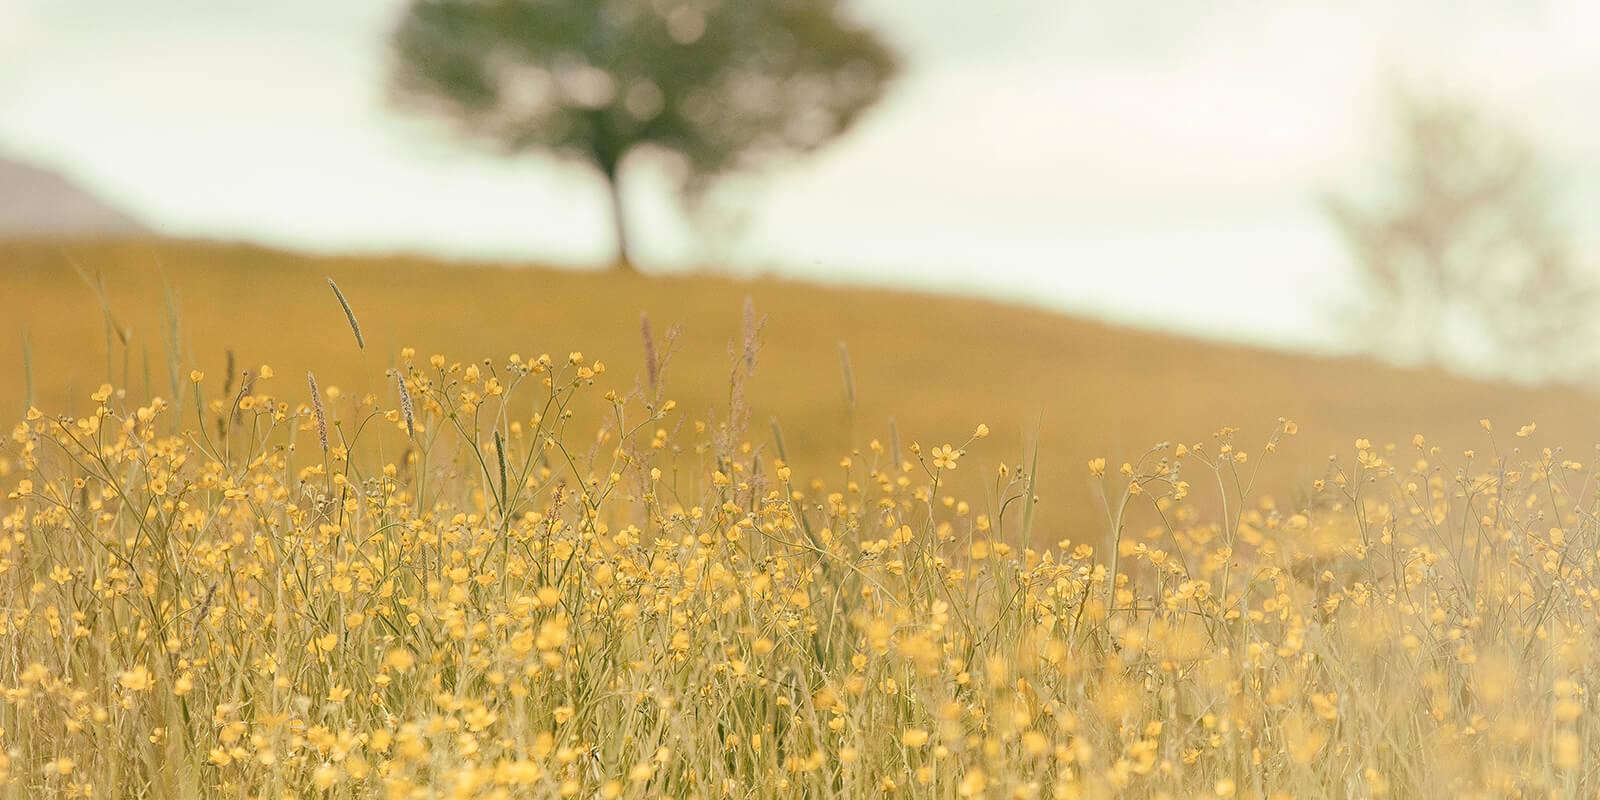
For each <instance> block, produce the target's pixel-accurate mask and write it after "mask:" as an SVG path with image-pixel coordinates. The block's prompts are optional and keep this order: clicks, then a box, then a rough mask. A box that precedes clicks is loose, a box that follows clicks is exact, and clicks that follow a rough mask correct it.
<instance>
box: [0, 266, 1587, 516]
mask: <svg viewBox="0 0 1600 800" xmlns="http://www.w3.org/2000/svg"><path fill="white" fill-rule="evenodd" d="M67 254H70V256H71V258H72V259H73V260H75V261H76V262H77V263H78V264H80V265H82V266H83V267H84V268H85V269H87V270H91V271H98V272H99V273H101V274H102V275H103V278H104V281H105V284H106V286H107V288H108V291H109V300H110V306H111V309H112V312H113V314H114V315H115V318H116V320H117V322H118V323H119V325H121V326H123V327H124V328H126V329H128V330H130V331H131V336H130V339H129V347H128V349H127V351H126V353H125V354H124V353H123V351H122V350H121V348H120V346H119V347H118V349H117V354H116V355H115V356H114V357H113V359H112V362H113V363H112V364H111V365H110V370H111V371H112V372H113V373H114V378H115V382H117V383H119V384H129V385H131V386H132V387H133V388H134V390H135V391H136V392H142V391H143V390H144V387H145V385H146V382H147V380H148V382H149V384H150V390H151V391H153V392H156V393H160V394H169V388H168V387H169V386H170V382H169V379H168V376H167V374H166V373H167V369H166V366H165V365H166V361H165V358H166V356H165V353H166V350H167V348H166V345H165V339H166V336H167V334H166V331H167V322H166V321H165V319H164V312H163V308H164V305H165V289H164V288H163V287H164V286H168V287H171V290H172V292H173V295H174V297H175V298H176V299H177V305H178V307H179V308H180V309H181V328H182V333H181V339H182V342H183V345H184V348H185V357H186V359H187V358H189V357H190V356H192V360H193V362H194V363H196V364H198V366H199V367H200V368H201V369H203V370H205V371H206V372H207V373H209V374H211V375H216V376H220V375H222V373H223V371H224V369H225V366H224V365H225V363H226V353H227V351H228V350H232V351H233V352H234V353H235V354H236V356H237V363H238V364H239V365H240V368H241V369H243V368H245V367H247V366H248V367H254V366H255V365H258V364H261V363H267V364H270V365H272V366H273V368H274V369H275V371H276V372H277V377H276V378H275V379H274V381H275V383H274V385H272V386H271V387H270V391H272V392H274V393H275V394H278V395H279V396H281V397H283V398H285V399H289V400H291V401H298V400H301V399H303V397H304V394H305V387H304V385H303V378H302V377H301V376H303V375H304V374H305V371H306V370H308V369H310V370H315V372H316V374H317V376H318V378H319V380H320V381H321V382H322V383H323V385H324V386H327V385H338V386H340V387H342V388H343V389H344V390H345V392H346V394H347V396H353V395H354V394H355V391H354V390H357V389H360V390H373V391H375V392H378V393H379V397H380V398H382V401H383V402H384V403H390V404H392V403H393V402H394V401H393V399H392V398H391V397H390V396H389V394H388V393H387V388H386V386H385V384H383V383H382V379H383V372H384V370H385V369H386V368H387V367H388V366H390V365H391V364H392V363H393V362H394V360H395V359H396V358H397V355H396V354H397V352H398V351H399V349H400V348H401V347H403V346H412V347H415V348H417V350H418V351H419V353H421V354H423V355H426V354H430V353H434V352H443V353H446V354H448V355H449V356H450V357H451V358H453V359H463V360H471V359H482V358H484V357H490V358H493V359H494V360H495V362H497V363H498V362H501V361H503V359H504V358H505V357H506V356H507V355H508V354H510V353H513V352H515V353H521V354H523V355H535V354H538V353H541V352H547V353H550V354H552V355H556V356H558V357H559V356H564V355H565V354H566V353H567V352H569V351H572V350H581V351H583V352H584V353H585V354H586V355H588V356H590V357H599V358H601V359H603V360H604V361H606V362H607V364H608V365H609V367H610V370H609V371H608V373H607V376H606V378H607V380H608V381H609V382H610V385H612V386H614V387H615V388H618V389H619V390H624V391H625V390H627V389H629V388H631V387H633V386H634V385H635V383H636V380H637V377H636V376H638V375H640V372H641V364H642V363H643V362H642V356H641V345H640V332H639V329H640V323H639V317H640V314H641V313H647V314H648V315H649V317H650V319H651V321H652V324H653V326H654V329H655V331H656V332H657V335H658V337H661V338H664V337H665V332H666V331H667V330H668V329H669V328H670V327H671V326H673V325H674V324H681V325H682V336H681V338H680V339H679V340H678V345H677V350H676V353H675V355H674V356H673V358H672V360H671V363H670V365H669V367H668V368H667V370H666V386H667V395H668V396H669V397H672V398H675V399H676V400H677V401H678V402H679V404H680V407H681V408H683V409H684V410H685V411H686V412H687V413H688V414H690V415H692V416H693V417H695V418H704V417H706V416H707V415H714V414H717V413H718V412H719V411H720V410H721V409H724V408H725V407H726V405H727V402H728V384H727V376H728V364H729V363H730V362H729V348H730V343H731V342H732V341H734V340H735V339H736V338H737V335H738V330H739V326H740V318H741V309H742V307H743V303H744V299H745V297H746V296H749V297H750V298H752V300H753V302H754V305H755V308H756V310H757V311H758V313H759V314H761V315H764V316H765V317H766V326H765V331H764V335H763V342H764V347H763V349H762V351H761V355H760V368H759V372H758V374H757V376H756V378H755V380H754V381H753V383H752V384H751V385H750V387H749V391H748V395H749V398H750V401H751V404H752V406H753V414H752V420H753V424H752V430H751V440H752V443H753V444H755V445H758V446H761V445H768V444H769V443H770V441H771V439H772V436H771V433H770V428H769V425H768V420H769V419H776V420H778V421H779V423H780V424H781V427H782V430H783V435H784V438H785V444H786V446H787V448H788V449H789V451H790V454H791V456H792V457H793V460H795V461H797V462H799V464H800V465H801V466H803V467H810V468H815V469H829V470H837V469H838V467H837V466H836V465H837V462H838V458H839V457H840V455H842V454H843V453H845V452H847V451H848V450H849V449H850V448H851V447H852V446H854V447H858V448H863V449H865V448H866V445H867V444H868V442H869V441H870V440H871V439H873V438H880V439H882V440H883V441H884V442H885V443H888V442H889V441H890V438H889V420H890V419H891V417H892V418H894V419H895V420H896V424H897V426H898V431H899V433H900V435H901V437H902V438H903V439H904V441H905V442H907V443H909V442H911V441H918V442H921V443H922V444H923V445H924V446H927V447H931V446H934V445H937V444H942V443H944V442H947V441H948V442H956V443H959V442H961V441H964V440H965V439H966V437H967V436H968V435H969V433H970V432H971V431H972V429H973V428H974V426H976V425H977V424H978V423H980V422H982V423H987V424H988V425H989V426H990V427H991V428H992V429H993V430H994V436H993V437H992V438H990V439H989V440H987V441H985V442H980V443H978V445H977V446H975V447H974V448H973V449H972V453H971V455H969V457H968V458H967V459H965V460H963V461H962V462H961V469H960V472H959V474H960V475H961V476H962V477H963V478H964V479H966V480H976V479H978V478H982V479H984V481H985V482H986V483H987V482H988V481H989V480H990V479H991V478H992V476H993V475H994V470H995V469H996V467H997V465H998V464H999V463H1000V461H1001V460H1004V461H1006V462H1008V463H1012V464H1015V463H1018V461H1019V460H1020V459H1021V458H1022V457H1023V453H1024V450H1025V448H1024V442H1026V441H1031V440H1032V437H1033V432H1034V431H1035V429H1036V427H1037V429H1038V430H1040V431H1041V432H1042V433H1041V440H1040V441H1041V444H1042V447H1041V456H1040V465H1041V470H1040V475H1041V477H1040V486H1041V490H1040V492H1039V493H1040V494H1041V495H1043V496H1044V497H1046V498H1048V501H1047V502H1046V503H1045V504H1043V505H1041V507H1040V514H1041V517H1040V519H1041V520H1042V521H1045V522H1047V523H1050V524H1051V525H1052V527H1053V529H1054V532H1053V533H1051V534H1049V535H1051V536H1052V537H1054V538H1062V537H1071V538H1074V539H1080V540H1081V539H1086V538H1097V537H1098V535H1099V531H1100V530H1101V529H1102V528H1103V524H1102V523H1101V522H1100V520H1101V513H1102V512H1101V511H1100V509H1099V501H1098V499H1097V498H1096V497H1095V496H1094V495H1093V493H1092V492H1091V490H1090V481H1089V478H1088V474H1087V471H1086V469H1085V466H1084V465H1085V462H1086V461H1087V460H1088V459H1089V458H1091V457H1095V456H1103V457H1105V458H1107V459H1108V460H1109V461H1110V462H1111V464H1112V466H1113V469H1114V468H1115V465H1117V464H1120V463H1121V462H1122V461H1125V460H1133V459H1136V458H1137V457H1138V455H1139V454H1140V453H1142V452H1144V451H1145V449H1146V448H1148V447H1149V446H1150V445H1151V444H1154V443H1155V442H1157V441H1161V440H1173V441H1183V442H1189V443H1194V442H1202V441H1209V437H1210V435H1211V433H1212V432H1213V431H1215V430H1216V429H1218V428H1220V427H1222V426H1238V427H1239V428H1241V429H1242V431H1241V433H1240V435H1239V439H1238V441H1239V445H1240V446H1241V447H1242V448H1244V449H1246V450H1247V451H1249V452H1250V455H1251V462H1250V464H1249V465H1247V467H1249V468H1253V467H1254V465H1255V464H1257V463H1260V462H1261V461H1262V460H1264V459H1272V460H1274V461H1275V462H1276V463H1275V464H1274V466H1273V467H1272V469H1271V470H1270V473H1271V475H1272V476H1273V477H1272V478H1271V480H1270V481H1268V480H1266V479H1263V481H1262V482H1261V483H1260V485H1259V486H1258V488H1260V489H1265V490H1268V491H1276V490H1281V489H1283V487H1286V486H1295V485H1304V484H1305V483H1306V482H1307V480H1308V479H1310V478H1313V477H1316V476H1317V475H1320V474H1322V472H1323V471H1325V470H1326V468H1327V461H1326V459H1327V457H1328V456H1329V455H1330V454H1332V453H1335V452H1337V453H1339V454H1340V455H1342V456H1344V457H1345V458H1346V459H1348V458H1349V456H1350V455H1351V454H1352V451H1353V441H1354V439H1355V438H1356V437H1358V436H1366V437H1370V438H1371V439H1373V440H1374V441H1375V442H1383V441H1399V442H1405V443H1407V446H1409V442H1410V439H1411V437H1412V435H1413V434H1414V433H1417V432H1421V433H1424V434H1427V435H1428V437H1429V440H1430V441H1437V442H1439V443H1441V444H1444V445H1447V446H1448V447H1450V448H1452V449H1460V448H1466V447H1473V448H1477V449H1478V450H1479V451H1480V452H1488V451H1489V450H1490V449H1491V448H1492V447H1493V446H1494V445H1493V444H1492V443H1491V442H1490V441H1489V439H1488V438H1487V436H1486V435H1485V434H1484V432H1483V431H1482V430H1480V429H1479V426H1478V420H1479V418H1484V417H1487V418H1491V419H1493V420H1495V421H1496V422H1497V423H1498V427H1497V429H1496V431H1497V433H1496V436H1498V437H1500V438H1499V439H1498V440H1497V441H1498V446H1499V447H1501V448H1506V449H1508V450H1509V448H1511V447H1513V446H1515V445H1519V444H1520V445H1524V446H1527V445H1529V444H1534V445H1537V444H1539V443H1541V442H1543V441H1545V440H1546V438H1548V439H1549V440H1552V441H1555V440H1559V441H1565V442H1593V441H1596V436H1597V434H1600V424H1597V422H1596V418H1595V415H1594V414H1593V413H1591V409H1592V399H1591V398H1590V397H1588V396H1586V395H1584V394H1581V393H1578V392H1575V391H1570V390H1554V389H1552V390H1537V391H1535V390H1527V389H1518V388H1508V387H1501V386H1493V385H1486V384H1481V383H1474V382H1471V381H1467V380H1462V379H1458V378H1453V377H1450V376H1446V375H1441V374H1435V373H1415V372H1406V371H1401V370H1396V369H1391V368H1387V367H1383V366H1379V365H1375V364H1372V363H1368V362H1365V361H1360V360H1354V359H1327V358H1310V357H1299V356H1294V355H1289V354H1285V353H1280V352H1273V351H1267V350H1259V349H1251V348H1245V347H1237V346H1224V345H1216V344H1208V343H1201V342H1196V341H1190V340H1185V339H1181V338H1175V337H1172V336H1164V335H1159V334H1154V333H1147V332H1139V331H1133V330H1126V329H1121V328H1116V327H1111V326H1107V325H1103V324H1098V323H1093V322H1087V321H1083V320H1079V319H1073V318H1068V317H1063V316H1059V315H1056V314H1052V313H1048V312H1045V311H1040V310H1035V309H1029V308H1021V307H1015V306H1007V305H999V304H994V303H987V302H977V301H971V300H964V299H960V298H955V297H936V296H927V295H918V294H904V293H895V292H888V291H871V290H862V289H840V288H828V287H823V286H816V285H808V284H802V283H792V282H784V281H777V280H756V281H753V282H742V281H736V280H731V279H726V278H720V277H709V276H689V277H679V276H672V277H641V276H632V275H614V274H599V273H586V272H572V271H558V270H549V269H540V268H512V267H511V265H465V264H446V263H439V262H435V261H428V260H423V259H417V258H406V257H396V258H378V257H367V258H320V257H311V256H305V255H296V254H291V253H284V252H277V251H272V250H265V249H260V248H254V247H243V246H226V245H216V244H193V243H180V242H171V241H151V242H142V241H139V242H135V241H130V242H124V243H105V244H93V245H71V246H64V247H62V246H52V245H45V244H10V245H4V244H0V296H4V297H7V298H12V302H11V303H8V306H9V309H8V310H9V311H10V312H11V315H10V318H9V319H8V320H7V325H8V327H9V330H8V331H7V332H6V333H5V335H4V336H0V365H3V371H0V404H3V405H0V409H3V410H4V412H5V415H6V416H7V417H10V416H11V415H13V414H16V413H19V412H20V411H21V410H22V402H23V392H24V375H23V370H22V363H23V354H22V347H21V337H19V336H18V335H17V332H18V331H26V333H27V336H28V339H29V340H30V341H31V343H32V351H33V352H32V360H33V384H34V390H35V402H36V403H37V404H38V405H40V406H41V407H49V408H52V409H56V410H63V409H64V410H75V411H78V412H82V411H84V410H86V409H87V408H88V407H89V405H90V403H89V400H88V397H89V394H90V393H91V392H92V391H93V390H94V389H95V387H96V386H98V385H99V384H100V383H101V382H102V381H104V380H106V377H107V371H108V364H107V355H106V335H107V334H106V330H105V328H104V326H103V324H102V322H101V316H100V311H99V304H98V301H97V300H96V299H95V296H94V293H93V292H92V291H91V290H90V289H89V287H88V285H87V284H86V283H85V281H84V280H83V279H82V278H81V277H80V276H79V275H78V274H77V273H76V272H75V271H74V269H73V268H71V267H70V266H69V265H68V263H67V260H66V257H67ZM326 276H332V277H333V278H335V279H336V280H337V281H338V282H339V284H340V286H341V287H342V288H343V289H344V291H345V292H346V294H347V295H348V296H349V298H350V300H351V302H352V303H353V305H354V306H355V310H356V312H357V313H358V315H359V317H360V321H361V325H362V328H363V330H364V332H365V335H366V339H367V349H366V350H365V351H364V352H363V351H360V350H357V349H356V348H355V347H354V345H353V343H352V342H351V337H350V332H349V330H348V329H347V327H346V325H345V321H344V319H343V317H342V315H341V312H340V310H339V307H338V305H337V303H336V302H335V301H334V299H333V297H332V296H331V295H330V293H329V291H328V288H327V284H326V282H325V281H324V278H325V277H326ZM1216 311H1217V313H1219V314H1225V313H1227V311H1228V310H1227V309H1225V308H1219V309H1217V310H1216ZM464 321H466V322H464ZM841 342H843V343H845V344H847V346H848V348H849V353H850V358H851V367H852V371H853V375H854V382H855V404H854V408H853V409H852V408H851V406H850V405H849V403H848V402H847V396H846V391H845V388H844V382H843V378H842V370H841V364H840V348H839V345H840V343H841ZM188 368H189V365H188V364H187V363H186V364H185V365H184V367H183V374H187V370H188ZM124 376H126V377H124ZM147 376H148V377H147ZM1280 416H1282V417H1288V418H1291V419H1293V420H1295V421H1296V422H1298V423H1299V428H1300V434H1299V435H1298V436H1297V437H1295V438H1294V439H1292V440H1289V441H1286V442H1285V443H1284V445H1283V446H1282V447H1281V448H1280V451H1279V452H1278V453H1277V454H1275V455H1270V456H1267V455H1264V454H1262V453H1261V452H1260V450H1259V448H1260V446H1261V443H1262V442H1263V441H1264V439H1265V437H1266V436H1267V435H1268V434H1269V433H1270V432H1271V430H1272V429H1273V427H1274V426H1275V424H1276V421H1277V419H1278V418H1279V417H1280ZM1532 421H1537V423H1538V431H1537V433H1536V434H1535V435H1534V437H1533V438H1532V439H1527V440H1524V439H1517V438H1515V437H1514V436H1513V435H1512V432H1514V431H1516V430H1517V429H1518V427H1519V426H1521V425H1523V424H1526V423H1528V422H1532ZM1570 455H1571V457H1574V458H1585V457H1586V456H1587V454H1586V453H1572V454H1570ZM830 474H831V473H830ZM1243 474H1244V476H1245V477H1246V478H1248V474H1249V473H1248V469H1247V470H1246V471H1245V472H1244V473H1243ZM978 496H982V495H981V493H980V494H978Z"/></svg>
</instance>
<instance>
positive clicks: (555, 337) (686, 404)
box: [0, 242, 1600, 798]
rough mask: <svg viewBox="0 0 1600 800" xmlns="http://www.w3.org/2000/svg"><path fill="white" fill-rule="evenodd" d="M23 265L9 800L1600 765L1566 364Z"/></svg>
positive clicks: (1589, 790)
mask: <svg viewBox="0 0 1600 800" xmlns="http://www.w3.org/2000/svg"><path fill="white" fill-rule="evenodd" d="M69 259H70V262H76V265H77V266H76V268H75V267H74V266H73V265H72V264H71V263H68V262H69ZM0 265H3V268H0V291H3V292H4V294H5V296H6V297H8V298H22V300H21V301H20V303H13V305H14V306H15V308H14V309H13V310H14V311H15V312H16V315H17V316H18V317H20V319H18V320H17V321H16V324H18V325H19V327H21V328H23V329H24V330H25V331H26V335H25V336H22V335H16V336H13V335H9V334H8V335H7V336H6V337H4V338H3V339H0V348H5V349H3V350H0V358H4V360H5V363H8V364H15V365H17V367H18V368H17V370H16V371H15V372H14V373H12V374H13V375H14V376H15V377H14V378H13V377H7V378H4V379H3V380H4V382H3V383H0V387H8V390H7V391H5V392H3V393H0V398H3V401H4V402H11V401H13V400H14V401H15V403H16V409H17V410H16V418H17V421H16V423H15V425H14V426H10V427H9V428H8V434H7V437H6V439H5V440H4V442H3V444H0V491H3V499H0V797H17V798H22V797H47V796H63V797H90V796H95V797H153V798H155V797H159V798H199V797H263V798H264V797H345V798H348V797H392V798H407V797H507V798H510V797H557V796H560V797H584V798H588V797H601V798H616V797H706V798H712V797H861V796H869V795H870V796H879V795H884V796H900V797H950V798H955V797H994V798H1001V797H1021V798H1028V797H1106V796H1132V797H1199V796H1211V797H1234V796H1238V797H1380V796H1395V797H1441V796H1452V797H1503V796H1525V795H1540V796H1589V795H1592V794H1594V792H1595V786H1596V778H1595V775H1594V767H1593V766H1592V765H1593V764H1594V763H1596V762H1595V758H1594V757H1595V756H1596V754H1597V752H1600V743H1597V742H1596V741H1595V731H1593V730H1592V726H1591V725H1589V724H1588V720H1589V719H1590V718H1592V715H1593V710H1594V709H1593V704H1594V699H1593V692H1592V689H1591V683H1592V678H1591V676H1593V675H1594V674H1595V671H1596V668H1597V667H1600V655H1597V647H1596V645H1597V642H1596V641H1595V640H1594V634H1593V631H1594V627H1595V624H1594V621H1593V620H1594V618H1595V613H1594V603H1595V600H1596V598H1597V597H1600V586H1597V585H1596V583H1595V569H1596V566H1597V565H1596V559H1597V557H1600V525H1597V523H1596V517H1595V514H1596V512H1597V510H1600V505H1597V504H1600V497H1597V495H1596V483H1595V480H1594V478H1595V468H1594V465H1593V464H1592V463H1590V458H1591V457H1592V455H1593V454H1592V453H1590V452H1589V451H1588V449H1587V446H1585V447H1584V448H1573V449H1570V450H1562V449H1560V448H1558V447H1556V446H1555V445H1554V444H1547V441H1546V440H1550V439H1552V438H1555V439H1561V440H1566V441H1574V442H1590V441H1594V438H1593V433H1594V432H1593V430H1592V428H1593V427H1594V424H1593V422H1592V421H1590V419H1589V417H1590V416H1591V415H1589V414H1587V413H1586V412H1587V408H1588V405H1587V403H1588V399H1587V396H1586V395H1583V394H1581V393H1579V392H1576V391H1570V390H1537V391H1535V390H1528V389H1514V388H1507V387H1497V386H1488V385H1482V384H1474V383H1470V382H1467V381H1462V380H1458V379H1452V378H1448V377H1445V376H1441V375H1436V374H1421V373H1408V372H1403V371H1398V370H1393V369H1388V368H1383V367H1379V366H1375V365H1371V364H1367V363H1363V362H1358V361H1351V360H1335V359H1312V358H1305V357H1300V356H1290V355H1285V354H1279V353H1273V352H1268V351H1261V350H1250V349H1245V348H1234V347H1223V346H1216V345H1202V344H1197V343H1194V342H1187V341H1183V340H1179V339H1174V338H1171V337H1162V336H1157V335H1152V334H1142V333H1134V332H1131V331H1127V330H1121V329H1118V328H1114V327H1110V326H1105V325H1098V324H1094V323H1088V322H1082V321H1075V320H1070V319H1065V318H1061V317H1056V316H1053V315H1050V314H1047V313H1044V312H1040V311H1032V310H1026V309H1021V308H1015V307H1008V306H1001V305H995V304H988V303H981V302H973V301H966V300H961V299H955V298H933V297H921V296H906V295H896V294H892V293H886V292H871V291H861V290H842V289H825V288H820V287H813V286H805V285H798V284H786V283H780V282H775V281H754V282H736V281H732V280H727V279H717V278H707V277H680V278H654V279H648V278H639V277H629V276H611V275H590V274H580V273H563V272H555V271H541V270H513V269H505V268H495V267H482V266H476V267H475V266H468V265H440V264H436V263H428V262H424V261H419V260H410V259H400V258H395V259H378V258H369V259H343V258H341V259H326V258H312V257H305V256H295V255H289V254H283V253H276V252H272V251H265V250H258V249H252V248H244V247H228V246H217V245H196V244H181V243H159V244H157V243H137V242H136V243H121V244H107V245H99V246H93V247H91V246H74V247H73V248H68V249H65V250H64V249H63V248H61V247H58V246H53V245H44V244H36V245H7V246H5V247H4V248H3V249H0ZM330 277H331V278H332V279H333V280H334V281H335V282H336V283H337V285H338V287H339V289H340V292H339V294H340V296H341V297H339V298H336V297H335V294H334V292H333V291H332V289H331V288H330V286H329V283H328V278H330ZM747 298H748V299H747ZM341 299H342V300H343V301H344V302H347V303H348V310H349V316H348V317H347V314H346V309H345V308H341ZM1225 312H1226V310H1225V309H1219V313H1225ZM641 313H642V314H644V315H645V319H647V320H648V323H644V322H642V321H641V317H640V315H641ZM679 322H681V323H683V326H684V327H683V328H682V332H681V334H678V335H676V336H675V335H674V334H672V333H671V332H670V331H671V330H672V328H673V327H674V325H675V324H676V323H679ZM841 342H843V343H845V346H846V349H847V351H848V357H847V358H846V357H842V350H841V347H840V343H841ZM230 351H231V353H232V355H231V356H230V355H229V353H230ZM230 362H231V363H232V369H229V364H230ZM1041 417H1042V422H1041ZM891 419H892V420H893V421H892V422H891ZM1230 424H1233V425H1238V426H1240V427H1224V426H1226V425H1230ZM1434 427H1438V428H1442V429H1443V430H1441V431H1439V432H1438V433H1437V434H1435V433H1432V432H1428V431H1427V429H1428V428H1434ZM1419 429H1421V430H1423V431H1424V432H1425V433H1426V435H1424V433H1417V430H1419ZM1435 437H1437V438H1435ZM1330 456H1331V458H1330Z"/></svg>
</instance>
